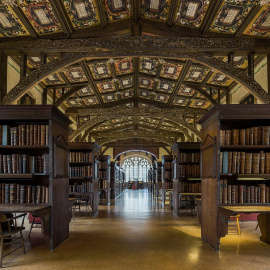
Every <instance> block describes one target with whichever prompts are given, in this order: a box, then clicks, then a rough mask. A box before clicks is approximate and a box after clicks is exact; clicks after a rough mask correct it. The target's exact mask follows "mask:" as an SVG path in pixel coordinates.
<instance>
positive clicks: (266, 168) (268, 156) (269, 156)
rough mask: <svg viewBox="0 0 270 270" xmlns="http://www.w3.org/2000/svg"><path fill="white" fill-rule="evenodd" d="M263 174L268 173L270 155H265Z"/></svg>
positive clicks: (269, 171)
mask: <svg viewBox="0 0 270 270" xmlns="http://www.w3.org/2000/svg"><path fill="white" fill-rule="evenodd" d="M265 173H270V153H269V152H266V153H265Z"/></svg>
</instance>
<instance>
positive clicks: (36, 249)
mask: <svg viewBox="0 0 270 270" xmlns="http://www.w3.org/2000/svg"><path fill="white" fill-rule="evenodd" d="M255 225H256V223H255ZM59 226H61V224H59ZM241 230H242V235H241V237H239V236H237V235H229V236H227V237H226V238H224V239H222V244H221V251H220V252H219V253H218V252H215V251H213V250H212V249H211V248H210V247H209V246H208V245H207V244H205V243H203V242H202V241H201V238H200V226H199V222H198V220H197V218H196V217H189V216H183V217H173V216H172V212H171V210H170V209H169V207H168V206H167V205H166V207H165V208H164V207H162V206H161V205H160V203H157V202H156V201H155V199H152V198H151V196H150V195H149V194H148V191H147V190H125V192H124V194H122V195H121V197H120V198H118V199H117V200H116V202H115V204H113V205H111V206H101V207H100V212H99V215H98V216H96V217H90V216H89V215H88V214H87V213H84V214H82V215H79V214H77V215H76V217H75V220H72V221H71V223H70V237H69V239H67V240H66V241H65V242H64V243H63V244H62V245H60V246H59V247H58V248H57V249H56V250H55V251H53V252H51V251H49V250H48V249H47V246H46V241H45V243H44V244H43V239H42V237H41V234H40V229H35V230H33V234H32V236H31V242H32V244H31V243H30V242H29V240H28V238H27V236H26V234H27V231H26V234H25V239H27V240H26V241H27V253H26V254H22V253H21V250H19V251H18V252H17V253H16V255H10V256H8V257H6V258H4V261H3V265H4V267H9V269H20V270H21V269H27V270H31V269H35V270H36V269H39V270H43V269H52V270H60V269H66V270H69V269H80V270H82V269H100V270H122V269H125V270H143V269H147V270H151V269H155V270H167V269H168V270H171V269H172V270H174V269H181V270H188V269H207V270H214V269H217V270H219V269H221V270H222V269H230V270H233V269H245V270H248V269H254V264H253V265H252V263H254V261H256V265H257V269H260V270H264V269H265V270H266V269H270V266H269V265H270V255H269V254H270V246H268V245H266V244H264V243H262V242H260V241H259V235H260V233H259V231H255V230H254V223H253V222H249V223H245V224H243V223H242V224H241ZM33 243H34V244H33ZM31 245H32V246H31ZM240 254H241V256H240Z"/></svg>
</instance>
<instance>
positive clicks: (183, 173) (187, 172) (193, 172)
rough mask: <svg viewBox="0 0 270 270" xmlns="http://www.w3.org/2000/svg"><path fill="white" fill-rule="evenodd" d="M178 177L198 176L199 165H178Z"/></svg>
mask: <svg viewBox="0 0 270 270" xmlns="http://www.w3.org/2000/svg"><path fill="white" fill-rule="evenodd" d="M179 176H180V177H183V178H185V177H200V165H199V164H187V165H179Z"/></svg>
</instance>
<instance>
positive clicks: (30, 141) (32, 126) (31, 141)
mask: <svg viewBox="0 0 270 270" xmlns="http://www.w3.org/2000/svg"><path fill="white" fill-rule="evenodd" d="M29 144H30V145H34V125H33V124H31V125H30V129H29Z"/></svg>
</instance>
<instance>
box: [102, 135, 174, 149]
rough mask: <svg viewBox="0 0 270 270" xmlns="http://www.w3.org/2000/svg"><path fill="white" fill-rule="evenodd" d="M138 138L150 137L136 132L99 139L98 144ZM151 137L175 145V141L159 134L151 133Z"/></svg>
mask: <svg viewBox="0 0 270 270" xmlns="http://www.w3.org/2000/svg"><path fill="white" fill-rule="evenodd" d="M136 138H140V139H149V137H147V136H146V135H135V134H134V135H129V136H127V137H115V138H112V137H111V138H106V139H103V140H98V141H97V143H98V145H100V146H102V145H103V144H107V143H111V142H115V141H118V140H127V139H136ZM151 138H153V139H156V140H157V141H160V142H162V143H166V144H167V145H169V146H171V145H173V143H174V142H173V141H172V140H168V139H165V138H162V137H160V136H157V135H151Z"/></svg>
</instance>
